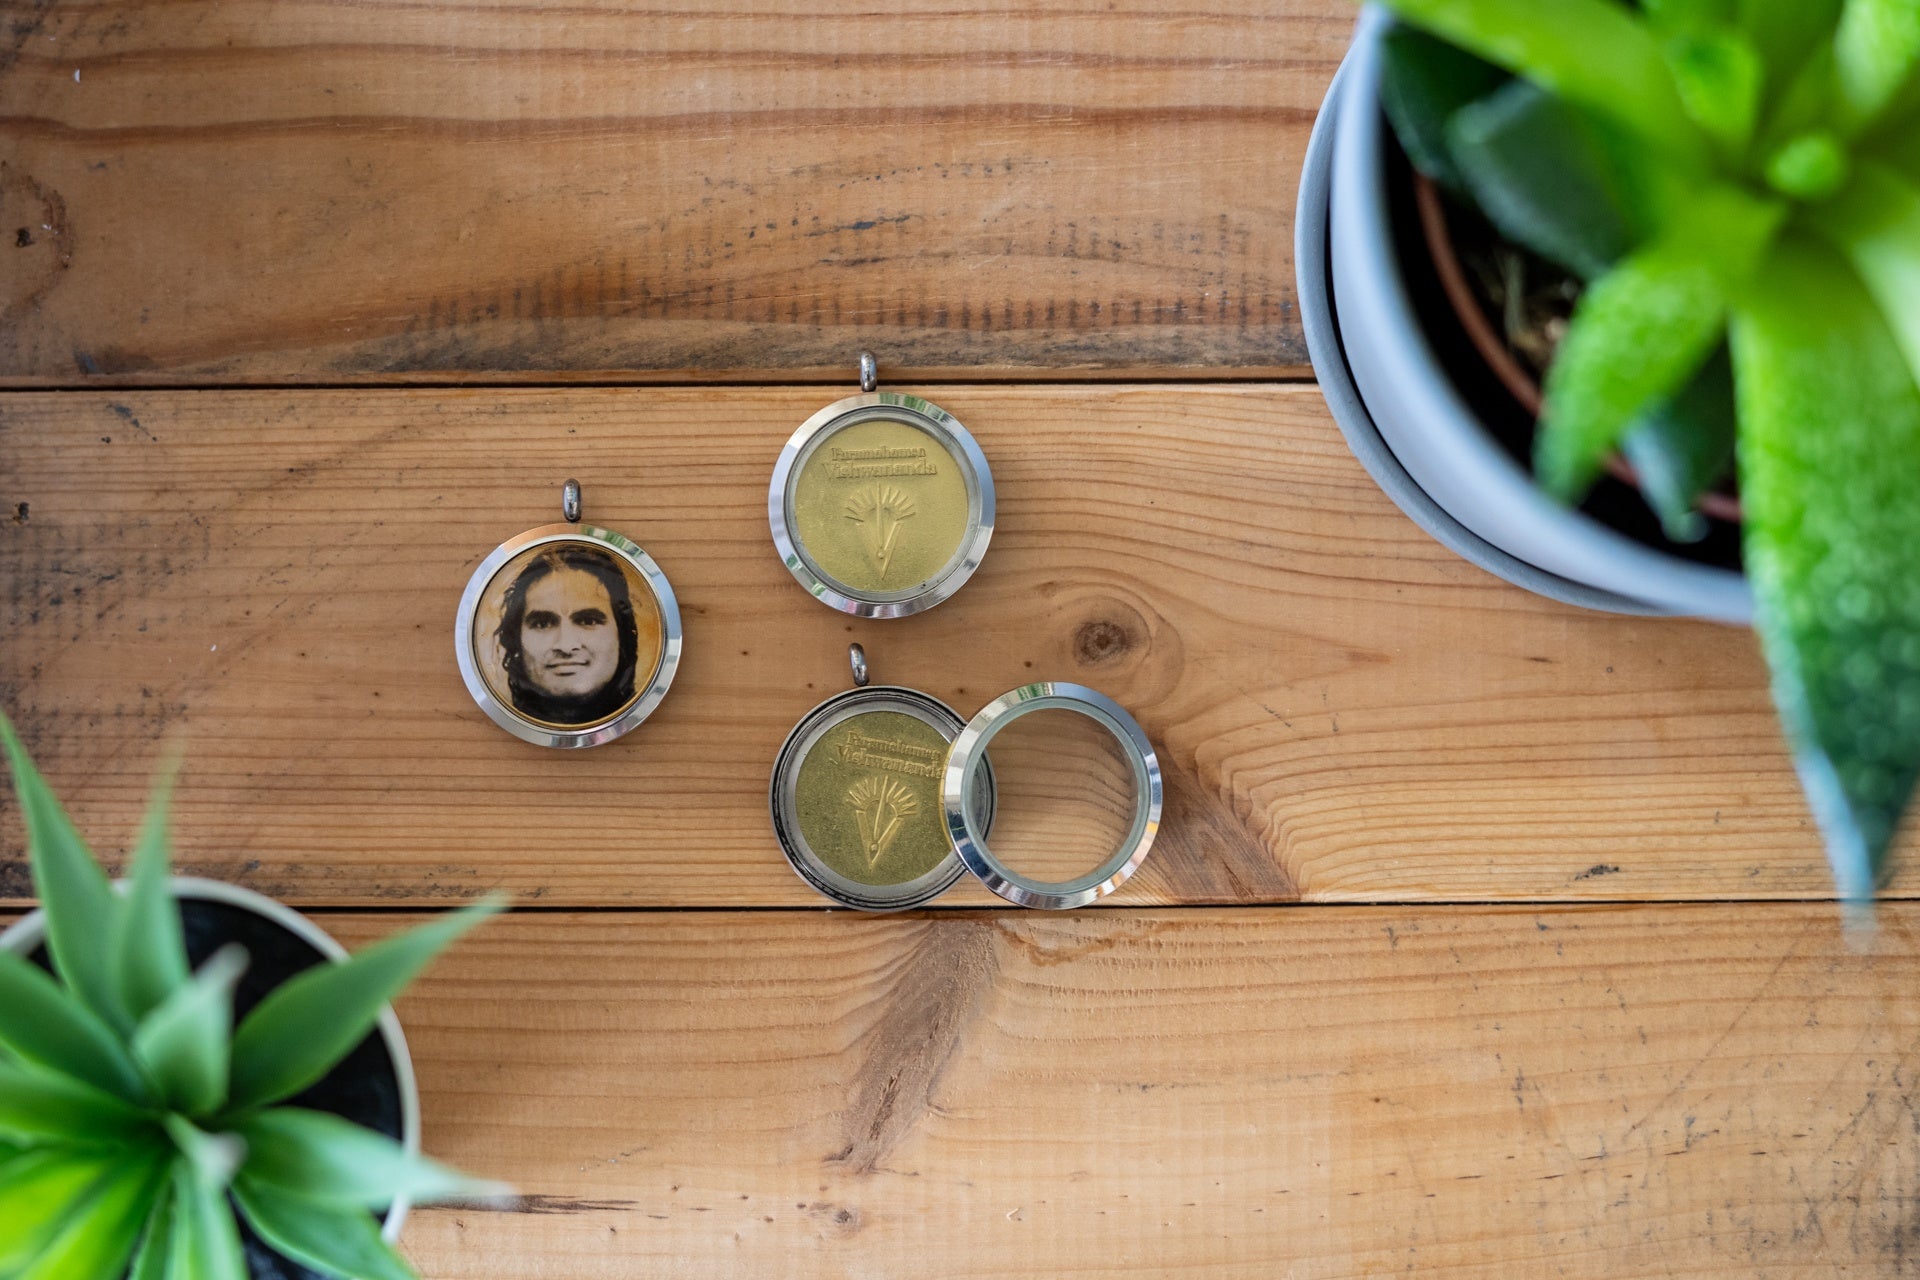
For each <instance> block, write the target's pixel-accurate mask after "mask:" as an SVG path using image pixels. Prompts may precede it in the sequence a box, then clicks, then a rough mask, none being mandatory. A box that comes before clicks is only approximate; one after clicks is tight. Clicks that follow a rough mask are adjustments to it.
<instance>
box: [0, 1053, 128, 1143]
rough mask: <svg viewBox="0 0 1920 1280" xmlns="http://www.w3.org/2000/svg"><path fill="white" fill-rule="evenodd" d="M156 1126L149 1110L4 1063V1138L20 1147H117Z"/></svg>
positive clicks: (0, 1093)
mask: <svg viewBox="0 0 1920 1280" xmlns="http://www.w3.org/2000/svg"><path fill="white" fill-rule="evenodd" d="M153 1128H154V1125H153V1120H152V1118H151V1117H150V1116H149V1115H148V1114H147V1113H146V1112H144V1111H142V1110H140V1109H139V1108H138V1107H135V1106H133V1105H132V1104H131V1103H128V1102H126V1101H124V1100H123V1099H121V1098H118V1097H116V1096H114V1095H113V1094H111V1093H107V1092H105V1091H104V1090H101V1089H96V1088H94V1087H93V1086H92V1085H88V1084H82V1083H80V1082H79V1081H78V1080H75V1079H73V1078H71V1077H69V1076H64V1075H53V1074H50V1073H46V1072H42V1071H37V1070H33V1069H31V1068H27V1067H22V1066H19V1065H17V1064H14V1063H0V1134H4V1135H6V1136H7V1137H8V1138H9V1139H11V1140H14V1141H17V1142H19V1143H20V1144H21V1145H22V1146H44V1145H48V1144H55V1143H57V1144H60V1145H64V1146H72V1147H85V1146H98V1145H103V1144H104V1145H109V1146H116V1145H121V1144H124V1143H125V1142H126V1141H127V1140H128V1139H129V1138H130V1137H133V1136H135V1135H138V1134H142V1133H145V1134H149V1135H151V1134H152V1132H153Z"/></svg>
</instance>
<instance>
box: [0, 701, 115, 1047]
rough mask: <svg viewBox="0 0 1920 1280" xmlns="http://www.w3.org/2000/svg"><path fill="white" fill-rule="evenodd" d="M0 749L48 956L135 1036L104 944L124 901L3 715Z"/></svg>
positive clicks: (91, 1002)
mask: <svg viewBox="0 0 1920 1280" xmlns="http://www.w3.org/2000/svg"><path fill="white" fill-rule="evenodd" d="M0 746H4V747H5V749H6V753H7V760H8V763H9V764H11V765H12V767H13V787H14V791H15V793H16V794H17V795H18V796H19V797H20V812H21V813H22V814H24V815H25V816H26V822H27V852H28V857H29V859H30V861H31V862H32V865H33V887H34V892H35V893H37V894H38V895H39V897H40V905H41V906H42V907H43V908H44V909H45V910H46V913H47V915H46V920H47V950H48V952H49V953H51V955H52V956H53V967H54V968H55V969H56V970H57V971H58V972H59V974H60V977H61V978H62V979H63V980H64V981H65V982H66V984H67V985H68V986H69V987H71V988H72V989H73V990H74V992H75V993H76V994H78V995H79V996H80V998H81V999H82V1000H84V1001H86V1003H87V1005H88V1007H90V1008H91V1009H92V1010H93V1011H94V1012H95V1013H97V1014H99V1015H100V1016H101V1017H102V1018H104V1019H105V1020H106V1022H107V1024H108V1025H109V1026H110V1027H112V1028H113V1029H114V1030H115V1031H120V1032H125V1031H129V1030H131V1029H132V1026H133V1023H132V1019H130V1018H129V1017H128V1016H127V1011H126V1009H125V1008H124V1007H123V1006H122V1005H121V1003H120V984H119V983H118V982H117V981H116V980H115V975H114V973H113V971H112V966H111V964H110V957H109V955H108V953H107V948H105V947H103V946H101V945H100V940H101V939H102V938H103V937H105V938H110V937H112V936H113V935H114V933H115V931H116V930H117V929H118V927H119V919H120V899H119V897H118V896H117V895H116V894H115V893H114V892H113V888H112V886H110V885H109V884H108V883H107V877H106V873H105V872H103V871H101V870H100V864H99V863H97V862H95V861H94V860H93V853H92V851H90V850H89V849H88V848H87V843H86V841H84V840H82V839H81V838H80V833H79V832H78V831H76V830H75V829H74V826H73V822H72V820H71V819H69V818H68V817H67V812H66V810H65V809H62V808H61V807H60V802H59V801H58V800H57V799H55V798H54V795H53V792H52V791H51V790H50V789H49V788H48V787H47V781H46V779H45V778H42V777H41V776H40V771H39V770H38V769H36V768H34V766H33V761H32V760H29V759H28V758H27V750H26V748H25V747H23V746H22V745H21V744H20V738H19V736H18V735H17V734H15V733H14V731H13V725H12V723H11V722H10V721H8V719H7V718H6V717H5V716H4V715H0Z"/></svg>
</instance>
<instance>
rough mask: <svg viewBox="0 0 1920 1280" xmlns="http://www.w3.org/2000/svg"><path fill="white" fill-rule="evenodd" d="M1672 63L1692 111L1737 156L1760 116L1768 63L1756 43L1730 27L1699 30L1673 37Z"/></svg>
mask: <svg viewBox="0 0 1920 1280" xmlns="http://www.w3.org/2000/svg"><path fill="white" fill-rule="evenodd" d="M1664 52H1665V53H1666V58H1667V66H1668V68H1669V69H1671V70H1672V72H1673V83H1674V87H1675V88H1677V89H1678V90H1679V91H1680V101H1681V102H1683V103H1685V104H1686V108H1687V115H1688V116H1689V117H1691V118H1692V120H1693V122H1694V123H1695V124H1697V125H1699V126H1700V128H1701V129H1702V131H1704V132H1705V133H1706V135H1707V136H1708V137H1710V138H1712V139H1713V140H1714V141H1715V142H1716V143H1718V144H1719V145H1720V149H1721V152H1722V154H1723V155H1725V156H1727V157H1728V158H1729V159H1733V158H1737V157H1738V156H1739V155H1740V154H1741V153H1742V152H1743V151H1745V149H1746V146H1747V143H1748V142H1750V141H1751V140H1752V138H1753V131H1754V126H1755V125H1756V123H1757V122H1758V120H1759V117H1760V87H1761V84H1762V82H1763V81H1764V80H1765V78H1766V69H1765V68H1764V67H1763V66H1762V65H1761V63H1760V55H1759V54H1757V53H1755V52H1754V50H1753V46H1752V45H1750V44H1748V43H1747V42H1746V41H1745V40H1743V39H1741V38H1740V37H1739V36H1736V35H1733V34H1731V33H1730V32H1708V31H1700V32H1693V33H1689V34H1687V35H1682V36H1676V37H1674V38H1673V39H1671V40H1669V41H1667V43H1666V47H1665V50H1664Z"/></svg>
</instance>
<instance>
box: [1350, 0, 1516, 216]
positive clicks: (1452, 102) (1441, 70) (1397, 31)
mask: <svg viewBox="0 0 1920 1280" xmlns="http://www.w3.org/2000/svg"><path fill="white" fill-rule="evenodd" d="M1511 78H1512V77H1510V76H1509V75H1508V74H1507V73H1506V72H1505V71H1502V70H1501V69H1500V68H1498V67H1496V66H1494V65H1493V64H1492V63H1489V62H1483V61H1481V60H1480V59H1479V58H1476V57H1474V56H1473V55H1472V54H1470V53H1468V52H1466V51H1465V50H1464V49H1459V48H1456V47H1455V46H1453V45H1451V44H1448V43H1447V42H1446V41H1445V40H1438V39H1435V38H1434V37H1433V36H1431V35H1429V34H1427V33H1426V32H1424V31H1422V30H1420V29H1419V28H1418V27H1410V26H1408V25H1407V24H1406V23H1404V22H1396V23H1394V24H1393V25H1392V26H1391V27H1389V28H1387V31H1386V34H1385V35H1383V36H1382V37H1381V38H1380V105H1381V106H1382V107H1384V108H1386V112H1387V118H1388V119H1389V120H1391V121H1392V122H1393V131H1394V134H1395V136H1397V137H1398V138H1399V139H1400V145H1401V146H1402V147H1404V148H1406V152H1407V157H1408V159H1410V160H1412V161H1413V167H1414V168H1416V169H1418V170H1419V171H1420V172H1421V173H1424V174H1426V175H1427V176H1428V177H1429V178H1432V179H1433V180H1434V181H1435V182H1438V183H1439V184H1440V185H1441V186H1444V187H1448V188H1451V189H1453V190H1455V191H1459V190H1463V189H1464V188H1463V187H1462V185H1461V179H1460V174H1459V172H1458V171H1457V170H1456V169H1455V168H1454V165H1453V156H1452V154H1451V153H1450V151H1449V150H1448V146H1447V124H1448V122H1449V121H1450V120H1452V119H1453V115H1454V113H1455V112H1456V111H1458V110H1460V109H1461V108H1462V107H1464V106H1466V105H1467V104H1468V103H1470V102H1472V101H1474V100H1475V99H1476V98H1480V97H1484V96H1485V95H1486V94H1488V93H1491V92H1492V91H1493V90H1494V89H1496V88H1498V87H1499V86H1500V85H1502V84H1504V83H1506V82H1508V81H1509V80H1510V79H1511Z"/></svg>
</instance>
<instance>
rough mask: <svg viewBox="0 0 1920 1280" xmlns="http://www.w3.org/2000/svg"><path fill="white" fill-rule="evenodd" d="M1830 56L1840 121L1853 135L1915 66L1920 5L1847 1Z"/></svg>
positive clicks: (1898, 0)
mask: <svg viewBox="0 0 1920 1280" xmlns="http://www.w3.org/2000/svg"><path fill="white" fill-rule="evenodd" d="M1833 55H1834V64H1835V68H1836V70H1837V72H1838V74H1837V75H1836V76H1835V85H1834V87H1835V89H1836V91H1837V97H1838V101H1837V103H1836V104H1835V105H1836V108H1837V110H1838V112H1839V122H1840V125H1841V127H1842V129H1843V130H1844V131H1845V132H1848V133H1855V132H1858V131H1859V130H1860V129H1862V128H1864V127H1866V126H1867V125H1868V124H1870V123H1872V122H1873V120H1874V118H1875V117H1877V116H1878V115H1879V114H1880V113H1881V112H1882V111H1883V110H1885V109H1886V107H1887V106H1888V105H1889V104H1890V103H1892V102H1893V100H1894V98H1895V96H1896V95H1897V94H1898V93H1899V92H1900V90H1901V88H1902V87H1903V86H1904V85H1905V84H1906V81H1907V78H1908V77H1909V76H1911V75H1912V74H1913V69H1914V64H1915V63H1916V62H1920V3H1916V2H1915V0H1846V3H1845V5H1844V7H1842V9H1841V11H1840V25H1839V27H1838V28H1837V29H1836V30H1835V31H1834V33H1833Z"/></svg>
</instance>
